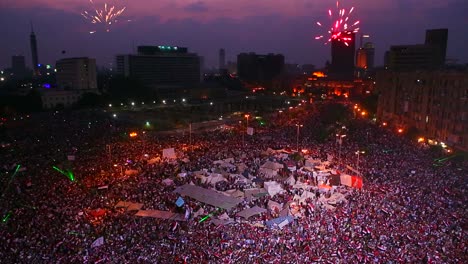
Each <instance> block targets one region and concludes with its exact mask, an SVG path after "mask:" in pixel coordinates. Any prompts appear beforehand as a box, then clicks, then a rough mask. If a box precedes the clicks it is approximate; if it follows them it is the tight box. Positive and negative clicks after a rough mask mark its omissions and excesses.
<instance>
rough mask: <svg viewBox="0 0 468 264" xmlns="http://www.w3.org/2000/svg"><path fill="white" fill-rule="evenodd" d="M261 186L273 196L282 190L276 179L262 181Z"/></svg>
mask: <svg viewBox="0 0 468 264" xmlns="http://www.w3.org/2000/svg"><path fill="white" fill-rule="evenodd" d="M263 186H264V188H265V190H267V192H268V194H269V195H270V196H275V195H276V194H278V193H281V192H283V191H284V189H283V188H282V187H281V185H280V184H279V183H278V182H276V181H269V182H264V183H263Z"/></svg>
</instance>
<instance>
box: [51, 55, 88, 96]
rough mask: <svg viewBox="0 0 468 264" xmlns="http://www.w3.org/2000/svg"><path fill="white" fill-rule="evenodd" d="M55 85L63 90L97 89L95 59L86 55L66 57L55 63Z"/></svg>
mask: <svg viewBox="0 0 468 264" xmlns="http://www.w3.org/2000/svg"><path fill="white" fill-rule="evenodd" d="M55 68H56V70H57V73H56V78H57V86H58V88H60V89H65V90H94V89H97V78H96V60H95V59H91V58H88V57H80V58H66V59H61V60H58V61H57V63H56V67H55Z"/></svg>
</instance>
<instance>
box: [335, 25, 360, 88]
mask: <svg viewBox="0 0 468 264" xmlns="http://www.w3.org/2000/svg"><path fill="white" fill-rule="evenodd" d="M341 34H342V35H346V36H347V37H348V38H350V40H348V41H347V42H346V43H345V42H344V41H339V40H338V39H333V40H332V43H331V53H332V54H331V55H332V61H331V65H330V73H329V76H330V77H332V78H337V79H352V78H353V74H354V56H355V52H356V34H355V33H354V32H351V31H343V32H341Z"/></svg>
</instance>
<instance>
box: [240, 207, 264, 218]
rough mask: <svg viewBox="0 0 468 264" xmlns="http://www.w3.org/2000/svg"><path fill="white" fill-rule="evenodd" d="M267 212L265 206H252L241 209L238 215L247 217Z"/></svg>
mask: <svg viewBox="0 0 468 264" xmlns="http://www.w3.org/2000/svg"><path fill="white" fill-rule="evenodd" d="M265 212H267V210H266V209H265V208H261V207H258V206H254V207H252V208H247V209H245V210H242V211H240V212H239V213H237V215H238V216H240V217H243V218H245V219H247V218H249V217H251V216H254V215H258V214H261V213H265Z"/></svg>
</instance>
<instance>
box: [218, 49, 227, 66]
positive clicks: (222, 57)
mask: <svg viewBox="0 0 468 264" xmlns="http://www.w3.org/2000/svg"><path fill="white" fill-rule="evenodd" d="M225 69H226V51H225V50H224V49H220V50H219V70H220V71H222V70H225Z"/></svg>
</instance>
